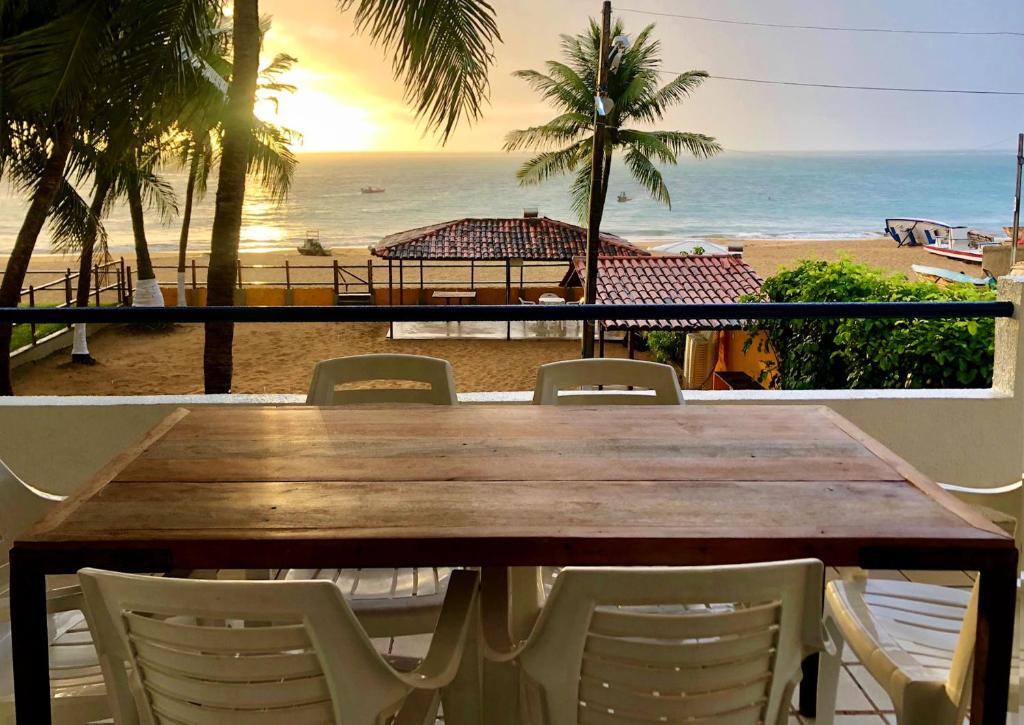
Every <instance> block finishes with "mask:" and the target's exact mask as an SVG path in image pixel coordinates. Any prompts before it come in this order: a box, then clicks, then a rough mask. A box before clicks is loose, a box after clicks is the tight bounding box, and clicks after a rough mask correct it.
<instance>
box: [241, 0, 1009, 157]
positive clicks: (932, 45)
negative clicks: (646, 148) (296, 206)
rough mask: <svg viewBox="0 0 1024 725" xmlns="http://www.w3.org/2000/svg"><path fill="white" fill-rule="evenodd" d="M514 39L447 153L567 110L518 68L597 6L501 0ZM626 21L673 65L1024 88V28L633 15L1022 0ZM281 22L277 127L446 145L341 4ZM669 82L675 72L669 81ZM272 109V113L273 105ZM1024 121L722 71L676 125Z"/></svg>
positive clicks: (826, 14)
mask: <svg viewBox="0 0 1024 725" xmlns="http://www.w3.org/2000/svg"><path fill="white" fill-rule="evenodd" d="M494 5H495V8H496V10H497V15H498V25H499V28H500V31H501V33H502V36H503V39H504V42H503V43H502V44H501V45H500V46H498V48H497V54H496V55H497V62H496V65H495V67H494V70H493V72H492V74H491V83H492V92H491V103H490V106H489V107H487V108H486V110H485V115H484V118H483V119H482V120H481V121H480V122H479V123H478V124H476V125H475V126H472V127H470V126H463V127H461V128H459V129H458V130H457V131H456V133H455V134H454V136H453V137H452V138H451V140H450V141H449V143H448V145H447V146H446V147H445V148H444V150H446V151H498V150H500V148H501V141H502V138H503V136H504V135H505V133H506V132H507V131H508V130H510V129H513V128H520V127H524V126H528V125H535V124H538V123H542V122H544V121H546V120H548V119H549V118H550V117H552V116H553V115H554V114H553V113H552V111H551V109H550V108H549V107H547V106H545V104H543V103H541V102H540V101H539V100H538V99H537V97H536V96H535V95H534V94H533V92H532V91H531V90H530V89H529V88H528V87H527V86H526V84H525V83H523V82H522V81H519V80H516V79H514V78H512V77H511V73H512V71H514V70H517V69H520V68H536V69H539V70H542V69H543V64H544V62H545V61H546V60H548V59H553V58H556V57H558V50H559V48H558V43H559V37H558V36H559V34H560V33H576V32H579V31H580V30H582V29H583V28H584V27H585V23H586V19H587V17H588V15H597V14H598V13H599V12H600V3H599V2H598V0H586V1H584V0H561V1H560V2H551V1H550V0H521V1H518V2H517V1H516V0H496V1H495V2H494ZM613 7H614V8H615V9H616V14H618V15H620V16H621V17H622V18H623V19H624V20H625V21H626V24H627V29H629V30H632V31H633V32H635V31H636V30H639V29H640V28H642V27H643V26H644V25H645V24H647V23H649V22H655V23H657V30H656V31H655V33H656V36H657V37H658V38H660V40H661V41H662V46H663V59H664V66H663V67H664V68H666V69H670V70H679V71H682V70H690V69H704V70H707V71H709V72H710V73H712V74H719V75H731V76H744V77H753V78H767V79H774V80H787V81H804V82H824V83H841V84H855V85H887V86H904V87H931V88H935V87H941V88H979V89H998V90H1014V91H1024V73H1022V71H1021V69H1022V68H1024V43H1022V42H1021V38H1019V37H1018V38H1012V37H999V36H994V37H950V36H939V35H931V36H912V35H900V34H874V33H870V34H869V33H863V34H861V33H836V32H822V31H808V30H793V29H786V30H783V29H768V28H754V27H743V26H736V25H725V24H713V23H703V22H696V21H689V20H683V19H679V18H668V17H654V16H651V15H645V14H640V13H636V12H627V11H626V10H627V8H630V9H645V10H651V11H656V12H669V13H684V14H691V15H702V16H711V17H716V18H725V19H733V20H745V21H760V22H774V23H794V24H814V25H842V26H872V27H889V28H916V29H958V30H1014V31H1024V4H1022V3H1021V2H1020V0H986V2H984V3H979V2H972V1H971V0H900V1H899V2H894V1H892V0H864V1H859V2H857V3H852V2H848V1H846V0H775V1H773V2H772V3H760V2H754V0H720V1H715V2H712V1H711V0H629V2H625V1H624V2H622V3H614V4H613ZM260 9H261V12H263V13H265V14H269V15H272V16H273V29H272V31H271V33H270V34H269V36H268V37H267V40H266V44H265V47H264V54H265V56H266V58H269V57H270V56H272V55H273V54H274V53H277V52H288V53H290V54H292V55H295V56H297V57H298V58H299V65H298V67H297V69H296V70H295V71H294V72H293V73H292V74H291V75H290V77H289V78H287V80H289V81H290V82H292V83H294V84H296V85H297V86H298V88H299V90H298V92H297V93H295V94H294V96H291V97H283V98H282V99H281V106H280V111H279V115H278V118H277V120H278V121H279V122H281V123H283V124H284V125H287V126H291V127H293V128H295V129H296V130H298V131H300V132H301V133H302V134H303V135H304V144H303V146H302V148H301V149H300V150H302V151H307V152H314V151H439V150H441V147H440V146H439V145H438V143H437V141H436V139H435V138H434V137H433V136H430V135H427V136H424V135H423V132H422V128H421V127H420V126H418V125H417V123H416V121H415V119H414V118H413V114H412V113H411V112H410V111H409V110H408V109H407V108H406V106H405V104H404V103H403V101H402V87H401V85H400V84H399V83H398V82H396V81H394V80H393V79H392V76H391V68H390V61H389V59H388V58H387V57H386V56H385V55H384V53H383V52H382V51H381V50H380V49H379V48H375V47H373V46H372V45H371V44H370V43H369V42H368V41H367V40H366V39H365V38H362V37H359V36H357V35H355V34H354V32H353V28H352V17H351V13H349V14H347V15H342V14H340V13H339V12H338V11H337V10H336V6H335V3H334V2H333V1H332V0H262V1H261V3H260ZM668 78H669V77H668V76H666V80H667V79H668ZM259 110H260V113H261V115H268V114H271V113H272V111H271V109H270V108H268V107H267V106H266V105H264V106H262V107H261V108H260V109H259ZM1022 125H1024V96H1017V97H994V96H958V95H924V94H890V93H874V92H860V91H843V90H829V89H809V88H789V87H778V86H757V85H749V84H741V83H736V82H730V81H724V80H717V81H716V80H711V81H708V82H707V84H706V85H705V86H704V87H703V88H702V89H701V90H699V91H698V92H697V93H696V94H695V95H694V96H693V97H692V98H691V99H690V100H689V101H688V102H687V103H685V104H684V105H683V106H681V107H679V108H677V109H675V110H673V111H672V112H671V113H670V115H669V116H668V118H667V119H666V121H665V123H663V124H662V126H664V127H665V128H667V129H674V130H689V131H700V132H703V133H707V134H710V135H713V136H716V137H717V138H718V139H719V140H720V141H721V142H722V143H723V144H724V145H725V146H726V147H727V148H729V149H736V150H753V151H757V150H819V149H829V150H859V149H977V148H982V147H984V148H988V147H993V146H1008V145H1009V144H1010V141H1009V139H1011V137H1013V136H1014V135H1015V134H1016V132H1017V131H1018V130H1019V129H1020V128H1021V127H1022Z"/></svg>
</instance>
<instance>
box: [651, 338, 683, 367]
mask: <svg viewBox="0 0 1024 725" xmlns="http://www.w3.org/2000/svg"><path fill="white" fill-rule="evenodd" d="M644 337H645V338H646V340H647V349H648V350H650V351H651V356H652V357H653V358H654V359H655V360H657V361H658V362H660V363H665V364H667V365H672V364H675V365H682V364H683V361H684V359H685V358H684V355H685V353H686V333H685V332H667V331H663V330H653V331H651V332H648V333H647V334H646V335H645V336H644Z"/></svg>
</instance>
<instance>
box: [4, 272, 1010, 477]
mask: <svg viewBox="0 0 1024 725" xmlns="http://www.w3.org/2000/svg"><path fill="white" fill-rule="evenodd" d="M999 298H1000V299H1002V300H1009V301H1011V302H1013V303H1014V307H1015V312H1014V316H1013V317H1012V318H1008V319H999V320H997V321H996V360H995V374H994V376H993V377H994V379H993V387H992V388H991V389H976V390H849V391H848V390H838V391H814V390H811V391H729V392H696V391H690V392H687V393H686V400H687V403H688V404H691V405H727V404H740V405H825V406H828V407H829V408H832V409H833V410H835V411H836V412H837V413H839V414H840V415H842V416H844V417H846V418H848V419H849V420H850V421H852V422H853V423H854V424H855V425H857V426H859V427H860V428H861V429H863V430H864V431H865V432H866V433H868V434H869V435H871V436H873V437H875V438H877V439H878V440H879V441H881V442H882V443H883V444H885V445H886V446H888V447H889V448H891V449H892V450H893V451H895V452H896V453H897V454H899V455H900V456H902V457H903V458H905V459H906V460H907V461H909V462H910V463H911V464H913V465H914V466H915V467H917V468H918V469H920V470H921V471H922V472H924V473H925V474H927V475H929V476H931V477H932V478H934V479H936V480H939V481H944V482H948V483H957V484H963V485H972V486H998V485H1002V484H1005V483H1009V482H1011V481H1016V480H1018V479H1019V478H1020V477H1021V471H1022V469H1024V324H1022V314H1024V276H1015V277H1004V278H1002V279H1001V280H1000V282H999ZM529 397H530V396H529V394H528V393H525V392H524V393H519V394H517V393H498V394H493V395H488V394H475V395H467V396H463V398H464V402H467V403H474V402H494V403H502V404H514V403H523V402H527V401H528V400H529ZM303 400H304V396H297V395H238V396H153V397H82V398H75V397H72V398H48V397H33V398H7V399H0V458H2V459H3V460H4V461H6V462H7V463H8V465H10V466H11V468H12V469H14V470H15V471H16V472H17V473H18V474H19V475H20V476H22V477H24V478H25V479H27V480H29V481H31V482H33V483H35V484H36V485H39V486H41V487H43V488H47V489H50V490H53V491H54V492H63V493H67V492H70V491H72V490H74V488H76V487H77V486H79V485H81V484H82V483H84V482H85V481H87V480H88V479H89V477H90V476H92V475H93V474H94V473H95V472H96V471H98V470H99V469H100V468H101V467H102V466H103V465H104V464H105V463H106V462H107V461H109V460H110V459H111V458H113V457H114V456H116V455H117V454H118V453H119V452H120V451H121V450H123V449H124V448H125V447H126V446H128V445H129V444H130V443H132V442H134V441H136V440H138V439H139V438H140V437H141V436H142V435H143V433H145V432H146V431H147V430H148V429H149V428H151V427H152V426H153V425H155V424H156V423H157V422H158V421H159V420H160V419H161V418H162V417H163V416H165V415H166V414H167V413H168V412H170V411H171V410H173V409H175V408H177V407H195V406H197V405H237V406H245V405H253V404H264V405H265V404H278V405H294V404H301V403H302V402H303Z"/></svg>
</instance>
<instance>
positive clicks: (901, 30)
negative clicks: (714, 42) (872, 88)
mask: <svg viewBox="0 0 1024 725" xmlns="http://www.w3.org/2000/svg"><path fill="white" fill-rule="evenodd" d="M615 10H616V12H622V13H638V14H640V15H657V16H659V17H663V18H680V19H682V20H695V21H698V22H702V23H720V24H723V25H747V26H751V27H755V28H787V29H792V30H827V31H832V32H837V33H891V34H896V35H966V36H988V37H992V36H1008V37H1015V38H1024V32H1022V31H1014V30H916V29H913V28H849V27H840V26H835V25H790V24H787V23H761V22H756V21H752V20H727V19H725V18H710V17H706V16H703V15H682V14H680V13H663V12H658V11H655V10H641V9H639V8H622V7H616V8H615Z"/></svg>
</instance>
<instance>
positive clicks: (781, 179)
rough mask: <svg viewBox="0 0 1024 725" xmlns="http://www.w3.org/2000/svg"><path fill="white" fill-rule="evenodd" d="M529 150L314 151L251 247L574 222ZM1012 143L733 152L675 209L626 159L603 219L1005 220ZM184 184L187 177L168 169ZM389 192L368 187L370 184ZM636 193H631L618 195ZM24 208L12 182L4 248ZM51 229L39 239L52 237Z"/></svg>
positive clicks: (831, 232)
mask: <svg viewBox="0 0 1024 725" xmlns="http://www.w3.org/2000/svg"><path fill="white" fill-rule="evenodd" d="M525 158H527V157H526V156H522V155H506V154H454V153H453V154H414V155H402V154H303V155H301V156H300V163H299V166H298V170H297V172H296V176H295V181H294V184H293V186H292V191H291V194H290V195H289V197H288V199H287V200H286V201H285V202H284V203H283V204H280V205H276V204H274V203H272V202H271V201H270V200H269V198H267V196H266V194H264V193H263V192H261V190H260V189H259V188H258V187H257V186H256V185H254V184H250V186H249V193H248V198H247V201H246V206H245V212H244V219H243V229H242V249H243V250H250V251H259V250H275V249H282V248H292V247H294V246H295V245H296V244H298V243H300V241H301V240H302V239H303V238H304V236H305V233H306V231H307V230H314V229H315V230H319V233H320V239H321V241H322V242H323V243H324V245H325V246H341V245H348V246H365V245H369V244H373V243H375V242H376V241H378V240H379V239H380V238H381V237H383V236H385V235H388V234H392V233H394V232H400V231H403V230H406V229H410V228H414V227H419V226H424V225H428V224H434V223H437V222H443V221H447V220H451V219H458V218H461V217H480V216H498V217H500V216H519V215H521V214H522V211H523V209H524V208H528V207H531V208H536V209H538V210H539V211H540V213H541V214H543V215H546V216H549V217H553V218H556V219H563V220H566V221H574V219H573V214H572V212H571V209H570V205H569V201H568V187H569V181H568V179H555V180H553V181H549V182H547V183H546V184H544V185H541V186H532V187H521V186H519V185H518V182H517V180H516V178H515V171H516V168H517V167H518V166H519V164H521V163H522V161H523V160H524V159H525ZM1014 171H1015V158H1014V154H1013V153H1012V152H1011V153H1006V152H941V153H939V152H936V153H919V152H913V153H911V152H885V153H882V152H872V153H838V152H837V153H825V152H821V153H800V154H796V153H740V152H730V153H725V154H723V155H721V156H719V157H717V158H714V159H710V160H707V161H692V160H684V161H683V162H682V163H681V164H680V165H679V166H677V167H668V168H666V169H664V170H663V173H664V175H665V179H666V182H667V185H668V187H669V190H670V192H671V194H672V209H671V210H669V209H666V208H664V207H661V206H659V205H658V204H656V203H655V202H654V201H652V200H650V199H649V198H647V196H646V195H645V194H644V192H643V190H642V189H641V188H640V187H639V186H638V185H637V184H635V183H634V182H633V181H632V180H631V179H630V178H629V175H628V173H627V171H626V169H625V167H624V166H623V165H622V163H621V161H620V162H617V163H616V164H615V166H614V167H613V170H612V177H611V184H610V189H609V194H608V196H609V199H608V204H607V207H606V211H605V217H604V223H603V224H602V228H603V229H604V230H605V231H609V232H614V233H616V234H619V235H621V236H624V237H626V238H627V239H633V240H665V241H672V240H678V239H686V238H693V237H709V236H727V237H735V238H740V239H742V238H748V239H758V238H792V239H801V238H803V239H849V238H859V237H870V236H877V235H879V234H880V233H881V230H882V229H883V227H884V220H885V218H886V217H887V216H904V217H906V216H911V217H926V218H933V219H938V220H940V221H945V222H949V223H952V224H964V225H968V226H971V227H976V228H979V229H983V230H989V231H997V230H999V229H1000V228H1001V227H1003V226H1004V225H1009V224H1010V222H1011V215H1012V207H1013V181H1014V177H1013V175H1014ZM166 175H167V177H168V178H169V179H170V180H171V181H172V183H173V184H174V186H175V188H176V189H177V190H178V192H179V196H180V194H181V192H182V191H183V189H184V178H183V175H182V174H180V173H178V172H169V173H168V174H166ZM371 185H372V186H379V187H383V188H384V189H385V190H386V191H385V192H384V193H381V194H362V193H360V189H361V188H362V187H364V186H371ZM215 189H216V179H211V183H210V190H209V192H208V194H207V195H206V197H205V198H204V199H203V200H202V201H200V202H199V203H198V205H197V207H196V209H195V211H194V215H193V221H192V234H191V243H190V249H191V250H192V251H196V252H201V251H208V250H209V235H210V228H211V225H212V222H213V208H214V203H213V202H214V195H215ZM620 192H625V193H626V194H627V195H628V196H630V197H632V198H633V200H632V201H629V202H626V203H618V202H617V201H616V198H615V197H616V196H617V195H618V194H619V193H620ZM24 210H25V202H24V200H23V198H21V197H19V196H18V195H17V194H14V193H13V192H12V191H11V190H10V189H8V188H0V253H3V252H5V251H9V250H10V248H11V246H12V244H13V242H14V238H15V235H16V234H17V231H18V228H19V226H20V224H21V219H22V215H23V214H24ZM178 224H179V222H178V221H177V220H173V221H171V222H170V223H169V224H167V225H162V224H161V223H160V222H159V219H158V218H157V216H156V214H155V213H153V214H151V221H150V222H149V225H148V229H147V232H148V237H149V241H150V247H151V249H152V250H153V251H173V250H176V249H177V239H178V234H179V229H178ZM106 225H107V230H108V232H109V237H110V248H111V250H112V251H114V252H130V251H131V248H132V237H131V224H130V222H129V218H128V213H127V210H126V209H125V208H123V207H121V208H118V209H116V210H115V211H114V213H113V214H112V216H111V218H110V219H109V220H108V221H107V223H106ZM48 245H49V240H48V238H46V235H45V233H44V239H43V240H42V243H41V245H40V247H39V248H38V250H39V251H46V250H47V249H48Z"/></svg>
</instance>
